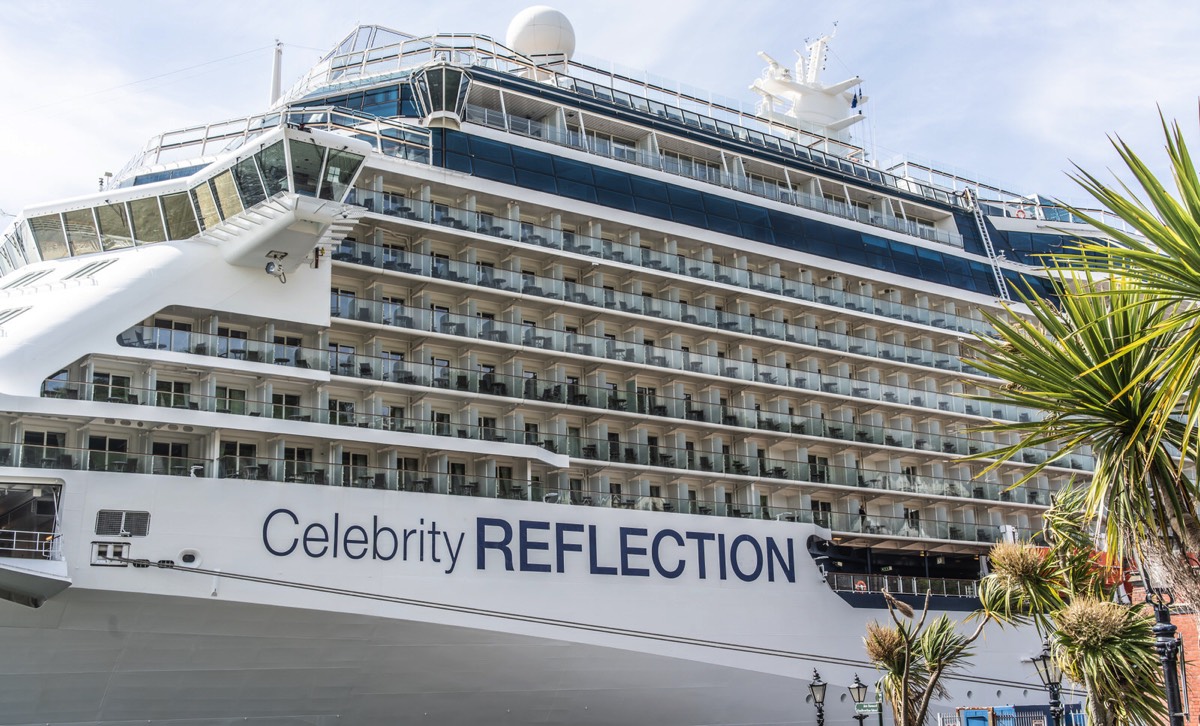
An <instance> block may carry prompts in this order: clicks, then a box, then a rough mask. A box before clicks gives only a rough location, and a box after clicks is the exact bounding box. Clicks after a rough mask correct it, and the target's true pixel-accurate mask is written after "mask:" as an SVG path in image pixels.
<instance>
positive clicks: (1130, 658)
mask: <svg viewBox="0 0 1200 726" xmlns="http://www.w3.org/2000/svg"><path fill="white" fill-rule="evenodd" d="M1085 497H1086V492H1085V490H1083V489H1081V488H1068V489H1066V490H1064V491H1063V492H1062V493H1060V495H1059V498H1058V500H1057V502H1056V503H1055V506H1054V507H1052V508H1051V510H1050V512H1049V513H1048V514H1047V517H1046V524H1045V526H1044V528H1043V529H1044V532H1043V537H1044V539H1045V540H1046V542H1047V543H1048V544H1049V545H1050V546H1049V547H1048V548H1041V547H1033V546H1031V545H1029V544H1017V543H1005V544H1000V545H997V546H996V547H994V548H992V551H991V553H990V554H989V561H990V562H991V565H992V573H991V574H989V575H988V576H987V577H985V578H984V579H983V580H982V581H981V582H980V601H981V603H982V608H981V610H980V611H979V613H978V614H977V615H983V616H986V617H987V618H989V619H992V620H995V621H996V622H997V623H999V624H1000V625H1001V626H1005V625H1017V624H1021V625H1029V624H1032V625H1033V626H1034V627H1035V628H1037V630H1038V632H1039V633H1040V634H1042V635H1043V637H1044V638H1045V639H1046V640H1047V642H1048V643H1049V645H1050V654H1051V657H1052V658H1054V659H1055V661H1057V663H1058V664H1059V666H1060V667H1061V668H1062V670H1063V672H1064V673H1065V674H1066V675H1067V677H1068V678H1070V679H1071V680H1072V681H1075V682H1076V683H1080V684H1082V685H1083V686H1084V687H1085V688H1086V689H1087V691H1088V703H1087V707H1088V714H1089V716H1090V719H1089V721H1090V723H1091V724H1093V726H1118V725H1121V724H1133V723H1156V722H1160V721H1161V719H1162V717H1163V716H1164V715H1165V714H1166V704H1165V702H1164V701H1163V699H1162V696H1161V694H1162V692H1163V691H1162V671H1161V670H1160V669H1159V662H1158V658H1157V656H1156V654H1155V651H1154V648H1153V645H1154V633H1153V630H1152V626H1153V621H1154V618H1153V617H1152V616H1151V615H1150V614H1149V613H1147V612H1146V609H1145V608H1143V607H1141V605H1140V603H1138V604H1121V603H1117V602H1115V601H1114V598H1113V594H1114V581H1112V580H1109V579H1108V578H1107V575H1108V573H1107V572H1106V571H1105V568H1103V567H1099V566H1097V560H1096V552H1095V547H1094V545H1093V543H1092V541H1091V538H1090V536H1089V534H1088V531H1087V530H1088V528H1087V526H1086V522H1087V519H1086V518H1085V516H1084V514H1083V510H1084V506H1083V499H1084V498H1085Z"/></svg>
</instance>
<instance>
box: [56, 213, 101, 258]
mask: <svg viewBox="0 0 1200 726" xmlns="http://www.w3.org/2000/svg"><path fill="white" fill-rule="evenodd" d="M63 220H64V221H65V223H66V224H65V226H66V228H67V243H68V244H69V245H70V247H71V254H73V255H86V254H88V253H89V252H99V251H100V235H98V234H97V233H96V218H95V217H93V216H92V210H91V209H90V208H89V209H73V210H71V211H70V212H67V213H65V214H63Z"/></svg>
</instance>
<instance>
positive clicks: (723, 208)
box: [702, 194, 738, 219]
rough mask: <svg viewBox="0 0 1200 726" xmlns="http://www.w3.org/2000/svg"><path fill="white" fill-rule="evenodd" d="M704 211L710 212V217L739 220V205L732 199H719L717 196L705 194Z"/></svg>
mask: <svg viewBox="0 0 1200 726" xmlns="http://www.w3.org/2000/svg"><path fill="white" fill-rule="evenodd" d="M702 196H703V198H704V211H706V212H708V215H709V217H712V216H713V215H716V216H719V217H725V218H726V219H737V218H738V217H737V205H736V204H734V202H733V200H732V199H728V198H726V197H719V196H717V195H716V194H704V195H702Z"/></svg>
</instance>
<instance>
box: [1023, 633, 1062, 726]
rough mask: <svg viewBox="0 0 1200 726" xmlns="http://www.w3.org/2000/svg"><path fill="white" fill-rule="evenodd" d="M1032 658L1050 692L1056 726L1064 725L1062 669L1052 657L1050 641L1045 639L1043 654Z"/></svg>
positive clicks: (1051, 713) (1051, 709)
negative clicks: (1061, 696)
mask: <svg viewBox="0 0 1200 726" xmlns="http://www.w3.org/2000/svg"><path fill="white" fill-rule="evenodd" d="M1030 660H1032V661H1033V667H1034V668H1037V672H1038V678H1041V679H1042V685H1043V686H1045V687H1046V690H1047V691H1049V692H1050V718H1052V719H1054V726H1062V714H1063V707H1062V701H1061V700H1060V699H1059V697H1060V694H1061V692H1062V691H1061V686H1062V669H1061V668H1059V667H1058V663H1056V662H1055V661H1054V658H1052V657H1050V643H1049V642H1047V641H1043V642H1042V653H1041V655H1037V656H1034V657H1033V658H1031V659H1030Z"/></svg>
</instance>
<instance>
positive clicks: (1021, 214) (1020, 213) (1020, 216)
mask: <svg viewBox="0 0 1200 726" xmlns="http://www.w3.org/2000/svg"><path fill="white" fill-rule="evenodd" d="M1017 219H1025V210H1024V209H1018V210H1017Z"/></svg>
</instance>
